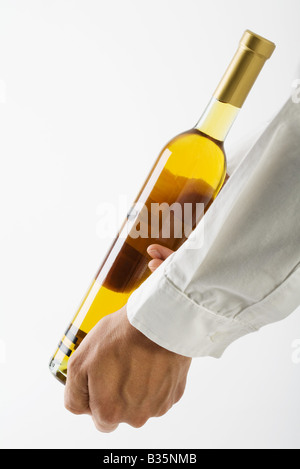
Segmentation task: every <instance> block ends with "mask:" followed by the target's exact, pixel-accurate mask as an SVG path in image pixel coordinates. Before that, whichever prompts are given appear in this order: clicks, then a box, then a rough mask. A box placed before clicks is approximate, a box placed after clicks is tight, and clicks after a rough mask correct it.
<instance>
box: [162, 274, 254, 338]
mask: <svg viewBox="0 0 300 469" xmlns="http://www.w3.org/2000/svg"><path fill="white" fill-rule="evenodd" d="M164 279H165V281H166V282H167V284H168V286H169V287H170V288H171V289H173V290H174V291H175V292H176V294H177V295H178V296H180V297H181V298H182V299H183V300H185V301H187V302H189V303H191V305H193V307H196V308H198V309H201V310H202V311H203V312H205V313H207V314H209V315H210V316H212V317H213V318H214V319H215V320H216V321H217V322H218V323H223V324H224V323H226V322H227V323H228V324H230V323H235V324H236V325H239V327H241V328H243V329H244V330H246V331H247V332H256V331H258V330H259V329H260V328H259V327H256V326H255V325H253V324H251V323H249V322H246V321H244V320H241V318H240V317H239V316H235V317H230V318H228V317H226V316H222V315H221V314H218V313H215V312H214V311H211V310H210V309H207V308H206V307H205V306H203V305H201V304H199V303H197V302H196V301H194V300H193V299H192V298H190V297H189V296H188V295H187V294H186V293H184V292H182V291H181V290H180V289H179V288H178V287H177V286H176V285H175V284H174V283H173V282H172V280H170V279H169V278H168V277H167V276H166V275H164ZM241 313H242V312H241ZM241 313H239V314H241Z"/></svg>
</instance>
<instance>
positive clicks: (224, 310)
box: [127, 100, 300, 358]
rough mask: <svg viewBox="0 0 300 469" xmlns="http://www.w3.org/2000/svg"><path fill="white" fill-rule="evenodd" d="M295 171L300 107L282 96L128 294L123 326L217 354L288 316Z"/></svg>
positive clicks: (294, 260)
mask: <svg viewBox="0 0 300 469" xmlns="http://www.w3.org/2000/svg"><path fill="white" fill-rule="evenodd" d="M299 176H300V104H295V103H293V101H292V100H289V101H288V102H287V103H286V105H285V106H284V107H283V109H282V110H281V111H280V112H279V114H278V115H277V116H276V117H275V119H274V120H273V121H272V122H271V124H270V125H269V126H268V128H267V129H266V130H265V132H264V133H263V134H262V135H261V137H260V138H259V139H258V141H257V142H256V143H255V145H254V146H253V147H252V148H251V149H250V151H249V152H248V154H247V155H246V157H245V158H244V159H243V160H242V162H241V163H240V164H239V166H238V167H237V169H236V170H235V171H234V172H233V174H232V176H231V178H230V179H229V181H228V182H227V184H226V185H225V187H224V188H223V189H222V191H221V193H220V194H219V196H218V197H217V199H216V201H215V202H214V203H213V205H212V206H211V208H210V209H209V210H208V212H207V213H206V215H205V216H204V218H203V219H202V220H201V222H200V223H199V225H198V226H197V228H196V229H195V230H194V232H193V233H192V235H191V236H190V238H189V239H188V240H187V241H186V242H185V243H184V244H183V246H182V247H181V248H180V249H179V250H178V251H177V252H176V253H174V254H172V255H171V256H170V257H169V258H168V259H167V260H166V261H165V262H164V263H163V264H162V265H161V266H160V267H159V268H158V269H157V270H156V271H155V272H154V273H153V274H152V275H151V276H150V277H149V278H148V279H147V280H146V281H145V282H144V283H143V284H142V285H141V286H140V287H139V288H138V289H137V290H136V291H135V292H134V293H133V294H132V295H131V297H130V298H129V301H128V305H127V314H128V319H129V321H130V322H131V324H132V325H133V326H134V327H136V328H137V329H139V330H140V331H141V332H142V333H143V334H144V335H146V336H147V337H148V338H150V339H151V340H152V341H154V342H156V343H157V344H159V345H161V346H162V347H164V348H166V349H168V350H171V351H173V352H176V353H179V354H181V355H185V356H189V357H196V356H212V357H216V358H217V357H220V356H221V355H222V353H223V352H224V350H225V349H226V347H227V346H228V345H229V344H230V343H232V342H233V341H234V340H236V339H238V338H239V337H241V336H243V335H245V334H247V333H250V332H254V331H257V330H258V329H260V328H261V327H262V326H265V325H267V324H269V323H272V322H276V321H279V320H281V319H283V318H285V317H286V316H288V315H289V314H291V313H292V312H293V311H294V310H295V309H296V308H297V307H298V306H299V304H300V182H299ZM203 233H204V236H203Z"/></svg>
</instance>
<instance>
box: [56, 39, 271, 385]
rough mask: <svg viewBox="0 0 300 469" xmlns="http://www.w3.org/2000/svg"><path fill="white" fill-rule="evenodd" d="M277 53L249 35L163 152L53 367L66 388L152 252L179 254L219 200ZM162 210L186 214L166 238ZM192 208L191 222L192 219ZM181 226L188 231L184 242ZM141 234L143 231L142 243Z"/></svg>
mask: <svg viewBox="0 0 300 469" xmlns="http://www.w3.org/2000/svg"><path fill="white" fill-rule="evenodd" d="M274 49H275V45H274V44H273V43H272V42H270V41H268V40H266V39H264V38H262V37H261V36H258V35H257V34H254V33H252V32H251V31H248V30H247V31H246V32H245V33H244V35H243V37H242V39H241V41H240V44H239V48H238V50H237V52H236V54H235V55H234V57H233V60H232V62H231V63H230V65H229V67H228V69H227V71H226V72H225V75H224V76H223V78H222V80H221V82H220V84H219V86H218V87H217V89H216V91H215V93H214V95H213V98H212V99H211V101H210V103H209V105H208V107H207V109H206V110H205V112H204V114H203V115H202V117H201V118H200V120H199V122H198V123H197V125H196V126H195V127H193V128H192V129H191V130H188V131H187V132H184V133H182V134H180V135H178V136H177V137H175V138H173V139H172V140H171V141H170V142H169V143H168V144H167V145H166V146H165V147H164V148H163V150H162V151H161V153H160V155H159V157H158V159H157V160H156V162H155V164H154V167H153V169H152V171H151V172H150V174H149V176H148V178H147V180H146V182H145V184H144V185H143V187H142V189H141V191H140V193H139V195H138V197H137V199H136V201H135V207H139V209H136V208H135V213H134V215H133V213H132V212H131V213H130V216H129V217H128V219H127V220H126V221H125V222H124V225H123V227H122V228H121V230H120V233H119V234H118V236H117V237H116V239H115V241H114V243H113V245H112V247H111V249H110V251H109V252H108V254H107V256H106V258H105V260H104V262H103V264H102V266H101V268H100V270H99V272H98V273H97V275H96V276H95V279H94V280H93V282H92V284H91V286H90V288H89V290H88V292H87V294H86V296H85V298H84V300H83V302H82V304H81V305H80V307H79V309H78V311H77V313H76V315H75V317H74V318H73V320H72V322H71V324H70V325H69V327H68V328H67V330H66V332H65V334H64V336H63V338H62V339H61V341H60V343H59V345H58V348H57V350H56V352H55V354H54V356H53V358H52V359H51V362H50V370H51V372H52V373H53V375H54V376H55V377H56V378H57V379H58V380H59V381H61V382H62V383H65V382H66V378H67V366H68V360H69V357H70V356H71V354H72V353H73V352H74V350H76V348H77V347H78V346H79V345H80V343H81V341H82V340H83V339H84V338H85V336H86V335H87V334H88V332H89V331H90V330H91V329H92V328H93V327H94V326H95V325H96V324H97V322H98V321H99V320H100V319H101V318H102V317H104V316H106V315H108V314H110V313H113V312H115V311H117V310H118V309H120V308H121V307H122V306H124V305H125V304H126V302H127V299H128V298H129V296H130V294H131V293H132V292H133V291H134V290H135V289H136V288H137V287H138V286H139V285H140V284H141V283H142V282H143V281H144V280H145V279H146V278H147V277H148V276H149V275H150V270H149V269H148V262H149V260H150V258H149V256H148V254H147V247H148V246H149V245H150V244H153V243H160V244H162V245H164V246H167V247H169V248H170V249H173V250H176V249H178V247H179V246H180V245H181V244H182V243H183V242H184V241H185V240H186V238H187V237H188V235H189V234H190V233H191V232H192V230H193V229H194V228H195V226H196V225H197V223H198V222H199V219H200V218H201V215H200V216H199V213H198V207H199V204H202V206H203V207H204V210H203V213H205V211H206V210H207V209H208V208H209V206H210V205H211V203H212V202H213V201H214V199H215V198H216V196H217V195H218V193H219V191H220V189H221V188H222V186H223V184H224V182H225V180H226V157H225V153H224V148H223V142H224V140H225V138H226V135H227V133H228V131H229V130H230V128H231V126H232V124H233V122H234V120H235V118H236V116H237V114H238V112H239V110H240V108H241V107H242V105H243V103H244V101H245V99H246V97H247V95H248V93H249V91H250V89H251V88H252V86H253V84H254V82H255V80H256V78H257V76H258V75H259V73H260V71H261V69H262V67H263V65H264V63H265V61H266V60H267V59H268V58H269V57H271V55H272V53H273V51H274ZM162 204H164V205H167V207H175V206H176V207H177V208H178V207H179V209H181V210H179V211H178V210H177V213H176V210H174V211H170V212H169V213H172V215H173V217H172V223H173V224H172V223H171V227H170V230H169V232H168V234H167V235H165V233H164V232H165V230H164V228H165V226H164V220H161V222H160V223H159V228H158V229H154V230H153V226H152V219H153V218H154V217H153V215H154V214H155V213H157V210H158V207H161V206H162ZM141 207H143V208H141ZM187 207H188V208H189V210H190V211H189V214H190V216H189V217H185V211H187ZM144 208H145V209H146V211H145V210H144ZM203 213H202V215H203ZM178 214H179V215H178ZM132 218H133V219H134V223H132ZM169 220H170V218H169ZM178 220H179V227H180V228H182V230H181V233H179V235H178V232H177V231H176V230H177V228H178ZM175 221H176V222H177V223H176V225H177V228H176V230H175V228H174V226H175ZM137 226H139V230H140V231H143V233H142V234H141V233H140V236H137V231H138V230H137ZM156 228H157V226H156ZM167 231H168V230H167ZM179 231H180V230H179ZM124 233H126V234H125V236H124ZM145 233H146V235H145Z"/></svg>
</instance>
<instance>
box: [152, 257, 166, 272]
mask: <svg viewBox="0 0 300 469" xmlns="http://www.w3.org/2000/svg"><path fill="white" fill-rule="evenodd" d="M163 262H164V261H161V260H160V259H153V260H152V261H150V262H149V264H148V267H149V269H150V270H151V272H154V271H155V270H156V269H157V268H158V267H159V266H160V265H161V264H162V263H163Z"/></svg>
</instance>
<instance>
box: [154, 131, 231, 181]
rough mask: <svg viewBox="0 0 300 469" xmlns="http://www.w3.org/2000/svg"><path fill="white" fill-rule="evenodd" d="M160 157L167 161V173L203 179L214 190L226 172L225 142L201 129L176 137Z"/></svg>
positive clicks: (166, 146)
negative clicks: (215, 138)
mask: <svg viewBox="0 0 300 469" xmlns="http://www.w3.org/2000/svg"><path fill="white" fill-rule="evenodd" d="M166 155H167V158H166ZM160 156H161V158H163V159H164V160H165V166H164V167H165V169H166V170H168V171H170V172H171V173H172V174H175V175H178V176H184V177H187V178H196V179H203V180H206V181H207V182H208V183H209V184H211V185H212V186H213V187H215V186H216V185H217V184H218V181H219V180H220V179H221V178H222V177H223V175H224V173H225V172H226V167H227V163H226V156H225V151H224V145H223V142H219V141H217V140H214V139H213V138H211V137H209V136H208V135H206V134H204V133H203V132H201V131H199V130H197V129H190V130H187V131H185V132H182V133H181V134H179V135H177V136H176V137H174V138H173V139H172V140H170V141H169V142H168V143H167V144H166V145H165V147H164V148H163V150H162V152H161V155H160Z"/></svg>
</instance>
